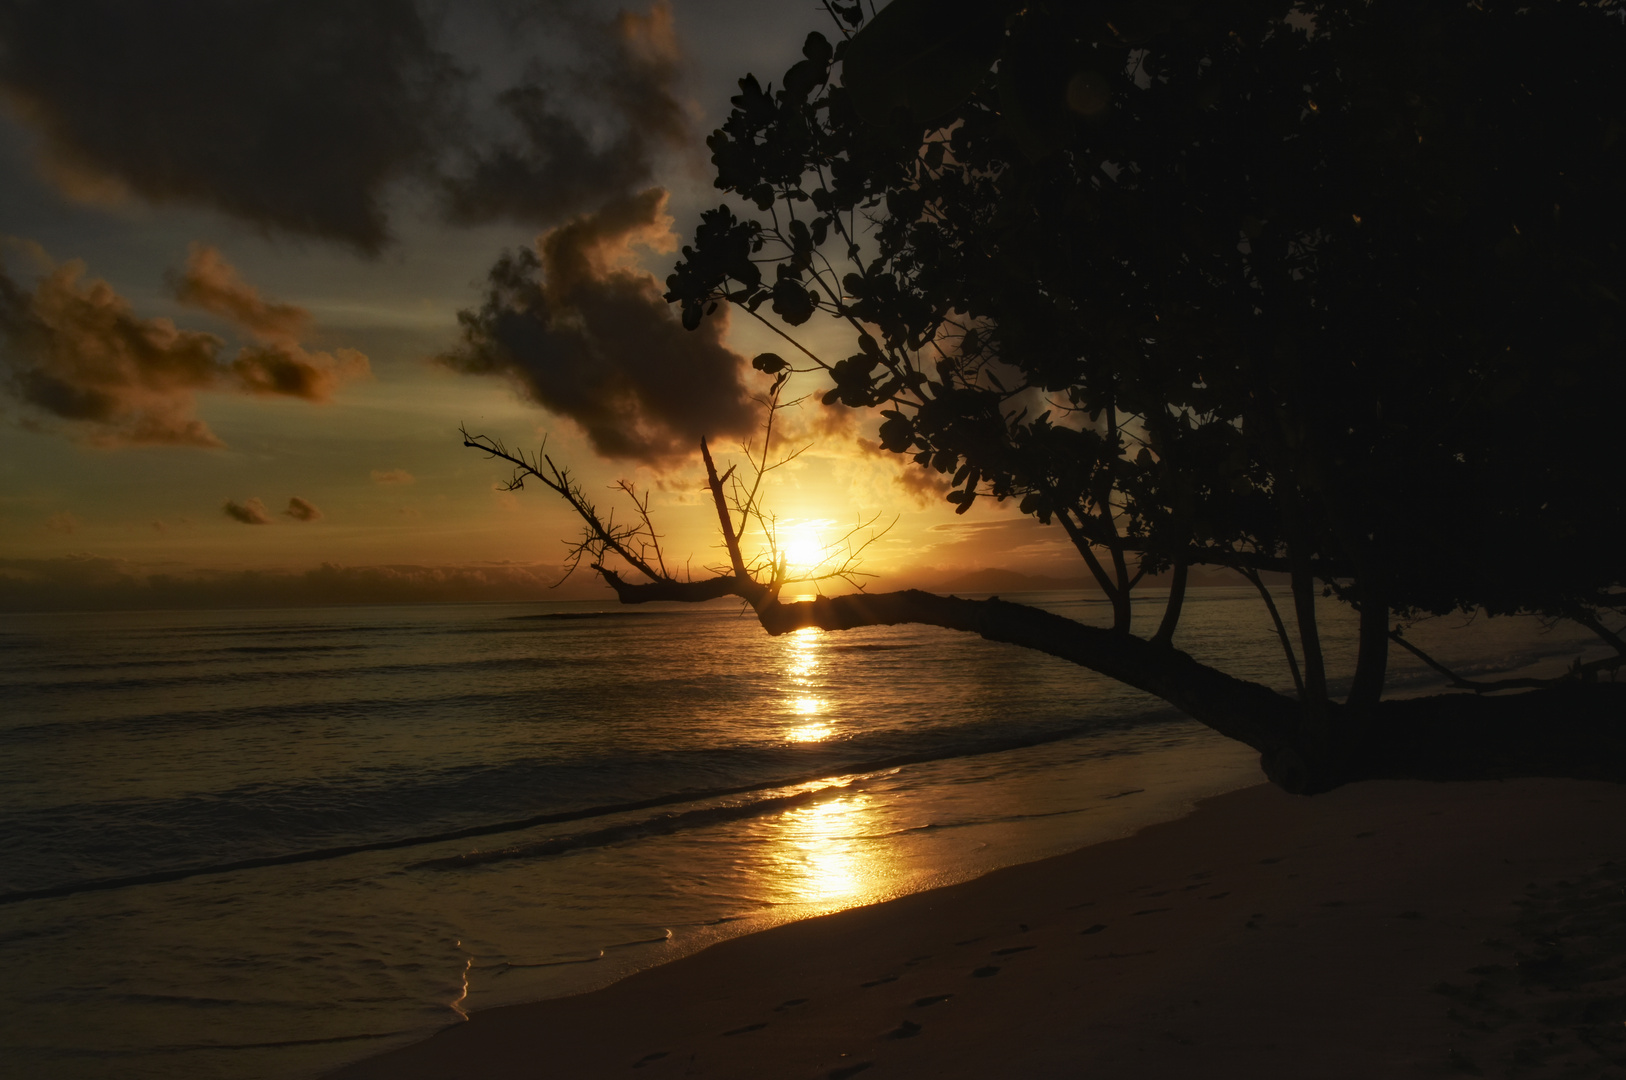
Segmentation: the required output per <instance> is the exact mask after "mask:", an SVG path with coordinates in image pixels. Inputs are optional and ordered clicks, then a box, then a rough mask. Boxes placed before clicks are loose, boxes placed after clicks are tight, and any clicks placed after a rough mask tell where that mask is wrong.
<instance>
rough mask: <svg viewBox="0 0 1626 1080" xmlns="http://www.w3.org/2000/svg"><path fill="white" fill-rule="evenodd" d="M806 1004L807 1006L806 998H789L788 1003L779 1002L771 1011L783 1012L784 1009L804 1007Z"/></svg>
mask: <svg viewBox="0 0 1626 1080" xmlns="http://www.w3.org/2000/svg"><path fill="white" fill-rule="evenodd" d="M806 1004H807V999H806V998H791V999H790V1000H789V1001H781V1002H780V1003H779V1004H777V1005H775V1006H774V1007H773V1011H774V1012H784V1011H785V1010H786V1009H794V1008H795V1007H796V1006H798V1005H806Z"/></svg>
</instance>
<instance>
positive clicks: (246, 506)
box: [221, 499, 271, 525]
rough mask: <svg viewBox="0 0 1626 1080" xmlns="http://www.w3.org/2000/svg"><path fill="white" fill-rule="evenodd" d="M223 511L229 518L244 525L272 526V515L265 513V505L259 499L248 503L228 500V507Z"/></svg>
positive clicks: (250, 500) (224, 507)
mask: <svg viewBox="0 0 1626 1080" xmlns="http://www.w3.org/2000/svg"><path fill="white" fill-rule="evenodd" d="M221 509H222V510H224V511H225V512H226V516H227V517H229V518H232V519H233V520H236V521H241V522H242V523H243V524H244V525H269V524H271V515H270V514H268V513H266V512H265V504H264V503H262V502H261V501H260V500H259V499H249V500H248V501H247V502H233V501H232V500H231V499H227V500H226V505H225V506H223V507H221Z"/></svg>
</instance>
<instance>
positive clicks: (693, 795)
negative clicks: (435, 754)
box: [0, 714, 1162, 906]
mask: <svg viewBox="0 0 1626 1080" xmlns="http://www.w3.org/2000/svg"><path fill="white" fill-rule="evenodd" d="M1154 716H1156V718H1159V719H1161V718H1162V717H1161V716H1160V715H1158V714H1149V715H1148V716H1146V717H1143V718H1142V719H1152V718H1153V717H1154ZM1102 727H1103V725H1102V724H1100V723H1099V722H1097V723H1092V724H1089V725H1083V726H1072V727H1068V728H1063V729H1059V730H1057V729H1052V730H1040V731H1031V732H1027V733H1025V734H1022V735H1015V736H1001V737H990V738H984V739H980V740H974V741H971V742H967V743H960V744H959V745H954V746H947V747H941V748H939V749H936V750H932V751H921V752H914V753H903V754H894V755H890V756H887V757H883V758H878V759H874V760H868V761H858V762H849V763H843V764H841V765H839V766H838V767H835V768H830V767H826V768H822V769H820V770H818V771H816V772H807V773H802V774H799V775H794V776H779V777H774V778H772V779H763V780H759V781H756V782H752V783H745V784H736V785H728V786H719V787H714V788H710V789H704V790H687V791H678V792H670V793H666V794H661V795H656V796H653V797H650V798H645V799H637V800H631V801H626V802H619V803H611V804H603V805H597V806H590V807H584V808H579V809H570V810H560V811H552V812H548V813H542V814H533V815H529V816H526V817H522V818H515V819H511V820H505V821H494V822H487V823H483V824H478V825H471V826H466V827H463V828H458V829H447V830H441V831H434V832H425V833H418V834H414V835H410V836H397V837H389V838H382V839H377V840H366V841H358V842H356V843H350V844H338V845H333V846H330V847H322V848H314V849H307V850H301V851H292V852H283V853H278V854H267V855H261V856H255V857H252V858H246V859H234V860H224V861H218V862H211V863H204V864H197V865H192V866H181V867H174V868H169V869H164V870H154V871H150V872H144V873H134V874H124V875H117V876H109V877H103V878H94V879H87V880H78V881H69V882H63V883H60V884H56V885H50V886H45V887H42V888H35V889H19V890H12V891H9V892H3V893H0V906H4V905H8V904H19V903H24V902H27V901H31V900H50V899H60V898H62V897H67V896H73V895H76V894H79V893H87V892H105V891H109V890H113V889H125V888H133V887H137V886H142V885H161V884H166V883H169V882H174V881H184V880H186V879H188V878H195V877H205V876H209V875H213V874H229V873H236V872H239V871H244V870H257V869H261V868H264V867H272V866H290V865H294V864H298V863H308V862H319V861H324V860H330V859H340V858H346V857H348V856H351V855H360V854H365V853H368V852H378V851H396V850H401V849H406V848H413V847H424V846H428V845H431V844H443V843H452V842H456V841H459V840H472V839H476V838H478V837H485V836H496V835H500V834H502V833H509V832H522V831H524V830H526V829H533V828H536V827H538V826H542V825H552V824H562V823H566V822H576V821H589V820H592V819H594V818H603V817H609V816H612V815H615V814H624V813H631V812H637V811H640V810H650V809H655V808H657V807H664V806H677V805H682V804H684V803H695V802H704V801H707V800H711V799H720V798H728V797H731V796H736V795H745V794H752V793H761V792H768V791H774V790H777V789H782V788H788V787H794V786H798V785H802V784H809V783H814V782H816V781H820V780H825V781H830V782H832V783H834V782H836V781H839V780H840V779H841V778H843V777H856V776H860V775H862V774H866V773H875V772H880V771H883V770H886V769H893V768H898V767H901V766H904V765H914V764H920V763H924V762H930V761H944V760H950V759H954V758H963V757H977V756H981V755H985V754H996V753H1002V752H1005V751H1008V750H1017V749H1022V748H1025V747H1030V746H1040V745H1044V744H1046V743H1051V742H1059V741H1061V740H1064V739H1070V738H1077V737H1081V736H1086V735H1091V734H1096V733H1098V732H1100V731H1101V730H1102ZM1117 752H1121V751H1117ZM819 790H825V789H824V788H821V789H819ZM797 798H802V795H801V794H797V795H794V796H782V797H780V796H774V797H771V798H767V799H759V800H754V801H752V802H749V803H742V804H738V805H735V806H730V807H712V808H702V809H698V810H695V811H689V812H687V814H699V815H707V814H710V815H713V816H712V817H709V818H708V817H704V816H702V817H688V816H687V814H679V815H670V816H663V817H660V818H653V819H649V820H648V821H645V822H635V823H632V824H631V825H627V826H620V825H617V826H610V827H607V828H606V829H601V830H593V831H591V832H589V833H584V834H580V835H578V836H576V837H574V838H554V839H551V840H548V841H541V842H539V843H540V844H542V845H543V847H539V848H536V849H534V850H531V849H526V850H525V854H526V855H530V856H534V855H538V854H549V853H551V852H549V851H547V850H545V846H546V845H547V844H551V843H555V842H562V841H564V840H567V839H568V840H569V843H570V846H569V847H562V848H559V849H558V850H560V851H563V850H570V848H571V847H582V846H593V845H594V844H595V843H597V844H603V843H614V842H616V835H615V834H616V832H617V830H622V829H632V830H636V829H639V828H643V829H648V830H652V831H650V832H648V833H646V834H645V835H656V834H658V832H659V831H660V830H662V829H665V830H666V831H676V829H678V828H684V827H690V826H687V825H686V824H685V822H694V823H703V824H709V823H713V822H714V821H723V820H728V819H729V818H730V817H743V816H749V815H754V814H763V813H770V812H774V811H776V810H778V809H780V808H781V804H780V803H777V802H775V801H773V800H774V799H797ZM784 805H786V806H788V805H793V804H791V803H786V804H784ZM669 825H670V826H672V827H671V828H668V826H669ZM635 835H639V834H637V833H635V832H628V833H626V834H625V835H624V836H622V837H620V838H631V837H633V836H635ZM594 836H599V837H609V838H608V839H601V840H597V841H594V840H592V839H588V838H591V837H594ZM524 847H525V846H524V845H521V848H524ZM514 850H520V849H519V848H516V849H514ZM506 857H516V856H506ZM457 858H461V857H453V859H454V861H455V859H457ZM433 861H434V860H430V862H433ZM413 865H414V866H418V865H428V863H422V864H413ZM458 865H463V864H458ZM468 865H473V864H472V863H470V864H468Z"/></svg>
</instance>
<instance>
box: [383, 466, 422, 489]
mask: <svg viewBox="0 0 1626 1080" xmlns="http://www.w3.org/2000/svg"><path fill="white" fill-rule="evenodd" d="M417 482H418V478H417V477H416V476H413V475H412V474H411V473H409V472H407V471H406V470H405V469H374V470H373V483H375V484H386V485H387V484H416V483H417Z"/></svg>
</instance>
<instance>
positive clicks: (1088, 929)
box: [1079, 922, 1107, 936]
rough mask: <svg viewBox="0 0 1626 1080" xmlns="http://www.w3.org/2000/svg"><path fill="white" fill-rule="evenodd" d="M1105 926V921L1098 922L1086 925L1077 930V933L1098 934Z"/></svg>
mask: <svg viewBox="0 0 1626 1080" xmlns="http://www.w3.org/2000/svg"><path fill="white" fill-rule="evenodd" d="M1106 928H1107V924H1106V923H1101V922H1098V923H1096V924H1095V925H1094V926H1086V927H1085V928H1084V929H1082V930H1080V931H1079V934H1080V935H1081V936H1082V935H1084V934H1099V933H1100V932H1101V931H1103V930H1105V929H1106Z"/></svg>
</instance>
